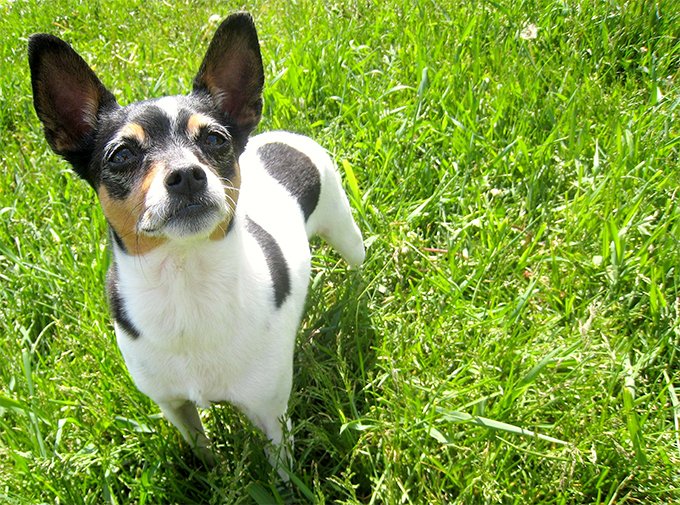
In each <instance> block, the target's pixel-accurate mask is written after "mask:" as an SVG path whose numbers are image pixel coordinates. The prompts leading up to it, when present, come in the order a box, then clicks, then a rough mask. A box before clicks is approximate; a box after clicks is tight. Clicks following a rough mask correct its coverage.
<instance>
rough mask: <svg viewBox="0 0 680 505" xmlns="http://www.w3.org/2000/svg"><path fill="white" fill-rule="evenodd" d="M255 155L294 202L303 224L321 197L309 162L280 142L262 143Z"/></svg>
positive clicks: (315, 176) (315, 173)
mask: <svg viewBox="0 0 680 505" xmlns="http://www.w3.org/2000/svg"><path fill="white" fill-rule="evenodd" d="M257 154H258V155H259V156H260V159H262V162H263V163H264V168H265V169H266V170H267V172H268V173H269V175H271V176H272V177H273V178H274V179H276V180H277V181H278V182H279V184H281V185H282V186H283V187H284V188H286V191H288V192H289V193H290V194H291V195H293V197H294V198H295V199H296V200H297V201H298V204H299V205H300V208H301V209H302V213H303V214H304V216H305V221H307V219H309V216H310V215H311V214H312V212H314V209H316V205H317V204H318V203H319V195H320V194H321V178H320V177H319V171H318V170H317V168H316V166H315V165H314V163H312V160H310V159H309V157H308V156H307V155H306V154H304V153H301V152H300V151H298V150H297V149H294V148H292V147H291V146H289V145H287V144H284V143H282V142H272V143H270V144H265V145H263V146H261V147H259V148H258V150H257Z"/></svg>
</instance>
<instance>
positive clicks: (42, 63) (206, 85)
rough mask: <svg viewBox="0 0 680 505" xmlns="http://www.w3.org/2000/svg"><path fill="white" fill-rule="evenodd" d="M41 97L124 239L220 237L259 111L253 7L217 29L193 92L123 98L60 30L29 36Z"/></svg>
mask: <svg viewBox="0 0 680 505" xmlns="http://www.w3.org/2000/svg"><path fill="white" fill-rule="evenodd" d="M28 57H29V65H30V68H31V82H32V86H33V102H34V105H35V110H36V112H37V114H38V117H39V118H40V120H41V121H42V123H43V126H44V131H45V137H46V138H47V141H48V143H49V144H50V146H51V147H52V149H53V150H54V151H55V152H56V153H57V154H59V155H61V156H63V157H64V158H65V159H66V160H68V161H69V162H70V163H71V165H72V166H73V168H74V169H75V171H76V172H77V173H78V174H79V175H80V176H81V177H82V178H83V179H85V180H86V181H87V182H88V183H89V184H90V185H91V186H92V187H93V188H94V189H95V191H96V192H97V195H98V196H99V200H100V202H101V205H102V208H103V210H104V215H105V216H106V219H107V220H108V222H109V224H110V226H111V229H112V231H113V234H114V237H115V239H116V242H117V243H118V245H119V246H120V247H121V248H123V249H124V250H125V251H126V252H127V253H128V254H143V253H145V252H147V251H149V250H151V249H153V248H155V247H157V246H158V245H160V244H162V243H164V242H167V241H172V240H178V241H186V240H188V239H193V238H199V239H207V238H211V239H219V238H221V237H223V236H224V234H225V233H226V231H227V229H228V226H229V223H230V221H231V219H232V217H233V214H234V210H235V206H236V200H237V198H238V191H239V185H240V172H239V166H238V158H239V156H240V154H241V153H242V152H243V149H244V148H245V145H246V142H247V139H248V135H249V133H250V132H251V131H252V130H253V128H255V126H256V125H257V123H258V122H259V120H260V116H261V111H262V87H263V83H264V76H263V70H262V59H261V56H260V48H259V42H258V39H257V33H256V31H255V26H254V24H253V20H252V18H251V17H250V15H249V14H246V13H237V14H233V15H231V16H229V17H228V18H227V19H226V20H225V21H224V22H223V23H222V24H221V25H220V27H219V28H218V29H217V32H216V33H215V36H214V37H213V40H212V42H211V43H210V46H209V47H208V51H207V53H206V55H205V58H204V59H203V63H202V64H201V67H200V69H199V71H198V73H197V75H196V77H195V78H194V84H193V91H192V92H191V93H190V94H189V95H187V96H169V97H163V98H159V99H151V100H145V101H141V102H136V103H133V104H130V105H127V106H125V107H121V106H120V105H118V103H117V102H116V99H115V98H114V96H113V95H112V94H111V92H109V91H108V90H107V89H106V88H105V87H104V85H103V84H102V83H101V81H100V80H99V79H98V78H97V76H96V75H95V73H94V72H93V71H92V69H91V68H90V67H89V66H88V65H87V63H85V61H84V60H83V59H82V58H81V57H80V56H79V55H78V54H77V53H76V52H75V51H74V50H73V48H71V46H70V45H68V44H67V43H66V42H64V41H62V40H61V39H59V38H57V37H54V36H52V35H47V34H38V35H34V36H32V37H31V38H30V40H29V46H28Z"/></svg>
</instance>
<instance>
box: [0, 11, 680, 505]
mask: <svg viewBox="0 0 680 505" xmlns="http://www.w3.org/2000/svg"><path fill="white" fill-rule="evenodd" d="M242 8H247V9H248V10H250V11H251V12H252V13H253V15H254V17H255V20H256V23H257V26H258V30H259V35H260V39H261V43H262V51H263V59H264V62H265V71H266V80H267V83H266V87H265V95H264V98H265V110H264V119H263V121H262V123H261V124H260V127H259V131H265V130H270V129H287V130H292V131H296V132H299V133H304V134H307V135H309V136H311V137H313V138H315V139H316V140H318V141H319V142H320V143H321V144H323V145H324V146H325V147H326V148H327V149H328V150H329V151H330V152H331V153H332V154H333V156H334V157H335V159H336V162H337V164H338V167H339V170H340V172H341V173H342V175H343V178H344V182H345V187H346V188H347V191H348V194H349V195H350V199H351V201H352V206H353V208H354V211H355V217H356V220H357V222H358V224H359V226H360V228H361V229H362V231H363V233H364V238H365V242H366V246H367V261H366V263H365V265H364V266H363V268H362V269H361V270H360V271H355V272H352V271H348V270H347V268H346V265H345V264H344V263H343V262H342V260H341V259H340V258H339V257H338V256H337V255H336V254H335V253H334V252H333V251H332V250H331V249H330V248H328V247H327V246H325V245H324V244H323V243H322V242H321V241H314V249H315V256H314V259H313V274H312V279H311V281H310V293H309V296H308V304H307V305H308V307H307V312H306V316H305V317H304V319H303V323H302V326H301V328H300V331H299V334H298V345H297V353H296V358H295V366H296V372H295V376H294V386H293V394H292V397H291V402H290V413H291V416H292V418H293V420H294V434H295V448H294V457H295V461H296V463H295V465H296V466H295V469H294V475H293V478H292V481H291V484H290V485H289V486H283V485H281V484H280V483H279V482H278V481H277V477H276V474H275V473H274V472H272V471H271V469H270V467H269V465H268V463H267V460H266V457H265V456H264V454H263V447H264V445H265V440H264V437H263V436H262V435H261V434H259V433H258V432H257V431H256V430H255V429H254V428H253V427H252V426H250V425H249V424H248V422H247V421H246V420H245V418H244V417H243V416H241V415H240V414H239V413H238V412H237V411H236V410H235V409H232V408H231V407H228V406H224V407H216V408H213V409H211V410H208V411H204V413H203V414H204V419H205V421H206V425H207V428H208V430H209V432H210V435H211V437H212V438H213V440H214V443H215V447H216V450H217V452H218V455H219V458H220V465H219V467H218V468H217V469H215V470H212V471H206V470H203V469H202V468H201V467H200V465H198V464H197V463H196V461H195V460H193V459H192V458H191V456H190V453H189V450H188V448H187V447H186V445H185V444H184V443H183V442H182V440H181V438H180V436H179V434H178V432H177V431H176V430H175V429H174V428H172V427H171V426H170V425H169V424H168V423H167V422H166V421H165V419H163V418H162V416H161V415H160V414H159V411H158V408H157V407H156V406H155V405H154V404H153V403H152V402H151V401H150V400H149V399H147V398H146V397H145V396H144V395H142V394H141V393H139V392H138V391H137V390H136V388H135V386H134V384H133V383H132V381H131V379H130V377H129V375H128V374H127V371H126V369H125V367H124V364H123V361H122V358H121V356H120V353H119V351H118V349H117V347H116V344H115V340H114V337H113V331H112V326H111V322H110V318H109V315H108V308H107V305H106V302H105V296H104V279H105V272H106V268H107V266H108V263H109V256H108V252H107V244H106V242H107V238H106V237H107V233H106V224H105V221H104V219H103V216H102V214H101V211H100V210H99V208H98V206H97V204H96V199H95V195H94V194H93V193H92V192H91V190H90V189H89V188H88V187H87V186H86V184H85V183H83V182H81V181H80V180H78V179H77V177H75V176H74V174H73V173H72V172H71V171H70V169H69V167H68V165H67V164H66V163H65V162H63V161H61V160H59V159H58V158H57V157H56V156H55V155H54V154H52V153H51V152H50V151H49V148H48V146H47V143H46V142H45V140H44V138H43V135H42V132H41V127H40V124H39V122H38V119H37V117H36V115H35V112H34V111H33V106H32V98H31V88H30V79H29V73H28V68H27V67H28V65H27V59H26V43H27V37H28V35H29V34H31V33H34V32H39V31H47V32H50V33H54V34H56V35H59V36H61V37H63V38H65V39H66V40H68V41H69V42H71V43H72V44H73V45H74V46H75V47H76V49H77V50H78V51H79V52H80V53H81V54H82V55H83V56H84V57H85V59H86V60H87V61H88V62H89V63H90V64H91V65H92V66H93V68H94V69H95V71H96V72H97V73H98V74H99V75H100V77H101V78H102V80H103V81H104V83H105V84H106V85H107V86H109V87H110V89H112V90H113V91H114V93H115V95H116V97H117V98H118V100H119V102H121V103H129V102H131V101H134V100H139V99H143V98H147V97H151V96H160V95H163V94H177V93H185V92H188V91H189V89H190V85H191V80H192V78H193V76H194V73H195V72H196V70H197V68H198V65H199V63H200V61H201V58H202V57H203V54H204V51H205V49H206V47H207V44H208V42H209V40H210V38H211V36H212V33H213V31H214V29H215V28H216V26H217V24H218V23H219V20H220V19H221V18H223V17H225V16H226V15H227V14H228V13H229V12H231V11H233V10H237V9H242ZM0 33H1V34H2V38H1V39H0V75H1V76H2V78H1V79H0V143H1V145H2V156H1V158H2V160H3V163H2V171H1V172H0V216H1V218H0V283H1V284H0V286H1V289H0V502H2V503H9V504H24V503H26V504H33V503H60V504H79V503H87V504H99V503H119V504H126V503H135V504H144V503H147V504H158V503H253V502H255V503H269V502H278V503H309V502H314V503H386V504H393V503H414V504H421V503H460V504H471V503H517V504H527V503H556V504H557V503H563V504H572V503H584V504H585V503H588V504H590V503H602V504H605V503H633V504H635V503H645V504H649V503H651V504H654V503H673V502H678V501H680V431H679V429H680V426H679V423H680V400H679V399H678V397H679V396H680V366H679V364H680V356H679V354H680V271H679V268H680V209H679V208H678V199H679V198H680V194H679V190H680V162H679V161H678V160H679V159H680V152H679V151H680V141H679V140H678V139H679V135H680V119H679V117H678V116H679V115H680V108H679V107H678V106H679V104H680V93H679V91H680V82H679V81H678V80H679V79H680V70H679V69H680V39H679V38H678V36H679V34H680V7H679V6H678V5H677V2H676V1H674V0H659V1H656V2H652V1H644V2H643V1H630V2H623V1H619V0H611V1H608V2H576V1H574V2H566V1H564V2H548V1H544V0H535V1H532V0H527V1H519V2H493V1H487V2H478V1H474V0H473V1H470V2H461V1H457V0H447V1H443V2H427V1H423V2H406V1H405V0H392V1H388V2H372V1H362V0H348V1H346V2H316V1H308V0H300V1H298V2H288V1H271V2H266V1H253V2H252V3H249V4H247V5H246V4H241V3H231V2H226V3H221V2H207V1H196V2H148V1H137V0H135V1H128V0H126V1H121V0H117V1H113V2H104V1H101V2H82V3H80V2H66V1H63V0H54V1H50V2H23V1H20V0H16V1H3V2H0Z"/></svg>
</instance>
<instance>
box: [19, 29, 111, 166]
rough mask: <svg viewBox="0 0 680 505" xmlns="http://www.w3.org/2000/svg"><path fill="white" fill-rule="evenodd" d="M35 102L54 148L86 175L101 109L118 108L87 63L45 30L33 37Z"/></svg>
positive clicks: (30, 55) (30, 52) (30, 58)
mask: <svg viewBox="0 0 680 505" xmlns="http://www.w3.org/2000/svg"><path fill="white" fill-rule="evenodd" d="M28 63H29V66H30V68H31V84H32V86H33V105H34V106H35V111H36V112H37V113H38V117H39V118H40V121H42V123H43V127H44V130H45V137H46V138H47V141H48V143H49V144H50V147H52V149H53V150H54V152H56V153H57V154H60V155H62V156H64V157H65V158H66V159H67V160H68V161H69V162H71V164H72V165H73V166H74V168H75V169H76V171H77V172H78V173H79V174H80V175H81V176H82V177H84V178H86V179H87V174H86V170H87V164H89V160H90V157H91V154H92V149H93V147H94V134H95V132H96V129H97V121H98V117H99V116H100V114H101V112H102V111H103V110H106V109H112V108H115V107H118V104H117V103H116V99H115V98H114V96H113V95H112V94H111V93H110V92H109V91H108V90H107V89H106V88H105V87H104V85H103V84H102V83H101V82H100V81H99V79H98V78H97V76H96V75H95V74H94V72H93V71H92V69H90V67H89V66H88V65H87V63H85V61H84V60H83V59H82V58H81V57H80V56H79V55H78V54H77V53H76V52H75V51H74V50H73V48H72V47H71V46H70V45H68V44H67V43H66V42H64V41H63V40H61V39H59V38H58V37H55V36H53V35H48V34H45V33H41V34H37V35H33V36H31V38H30V39H29V41H28Z"/></svg>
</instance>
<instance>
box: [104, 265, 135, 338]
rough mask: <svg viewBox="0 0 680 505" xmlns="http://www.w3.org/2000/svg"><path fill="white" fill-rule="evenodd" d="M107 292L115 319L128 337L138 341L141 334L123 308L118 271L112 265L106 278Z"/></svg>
mask: <svg viewBox="0 0 680 505" xmlns="http://www.w3.org/2000/svg"><path fill="white" fill-rule="evenodd" d="M106 291H107V293H108V295H109V307H110V309H111V314H112V315H113V318H114V319H115V320H116V322H117V323H118V324H119V325H120V327H121V328H123V329H124V330H125V331H126V333H127V334H128V335H130V336H131V337H132V338H133V339H135V340H136V339H137V338H139V335H140V333H139V330H138V329H137V328H136V327H135V325H134V324H132V321H130V319H129V318H128V315H127V312H126V310H125V307H124V306H123V300H122V298H121V297H120V293H118V271H117V269H116V265H112V266H111V268H110V269H109V272H108V275H107V278H106Z"/></svg>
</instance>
